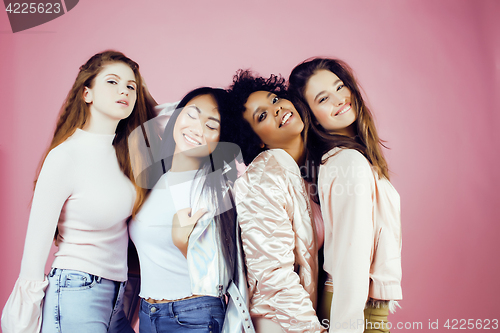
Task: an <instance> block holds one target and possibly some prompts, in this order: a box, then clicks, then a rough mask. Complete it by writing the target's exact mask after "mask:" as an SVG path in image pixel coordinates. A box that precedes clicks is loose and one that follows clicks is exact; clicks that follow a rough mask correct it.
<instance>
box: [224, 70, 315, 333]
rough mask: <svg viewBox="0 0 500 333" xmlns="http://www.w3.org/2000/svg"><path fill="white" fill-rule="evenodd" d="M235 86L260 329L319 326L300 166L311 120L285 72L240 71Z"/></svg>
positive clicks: (242, 216) (245, 224)
mask: <svg viewBox="0 0 500 333" xmlns="http://www.w3.org/2000/svg"><path fill="white" fill-rule="evenodd" d="M230 92H231V95H232V98H233V103H234V106H233V112H234V115H235V118H236V119H235V121H234V122H233V130H234V131H235V133H238V136H237V137H236V139H235V140H236V143H237V144H238V145H239V146H240V148H241V150H242V155H243V159H244V162H245V164H246V165H248V168H247V170H246V171H245V172H244V173H243V175H241V176H240V178H238V180H237V181H236V183H235V192H236V205H237V206H236V208H237V212H238V221H239V225H240V227H241V231H242V234H241V237H242V242H243V249H244V252H245V258H246V266H247V271H248V283H249V286H250V289H249V295H250V314H251V316H252V319H253V321H254V325H255V328H256V331H257V332H279V331H285V332H319V331H321V330H322V329H323V328H322V327H321V326H320V324H319V321H318V318H317V317H316V312H315V310H314V307H315V303H316V292H317V290H316V287H317V282H316V279H317V272H318V270H317V268H318V267H317V244H316V233H315V228H314V225H313V221H312V219H311V207H310V203H309V197H308V195H307V191H306V187H305V183H304V181H303V179H302V178H301V174H300V170H299V165H301V164H302V163H303V162H304V159H305V144H304V138H303V135H304V129H305V126H304V123H303V121H302V119H301V115H300V114H299V113H298V112H297V110H296V109H295V107H294V105H293V104H292V103H291V102H290V101H289V100H287V99H285V98H283V97H284V96H285V85H284V79H282V78H280V77H277V76H274V75H272V76H271V77H270V78H268V79H265V78H262V77H255V76H254V75H253V74H252V73H251V72H249V71H239V72H238V73H237V75H235V77H234V80H233V84H232V86H231V90H230Z"/></svg>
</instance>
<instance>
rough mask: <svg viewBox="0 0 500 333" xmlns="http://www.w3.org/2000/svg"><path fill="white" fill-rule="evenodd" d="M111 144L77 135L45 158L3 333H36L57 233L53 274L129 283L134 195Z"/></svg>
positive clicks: (97, 137)
mask: <svg viewBox="0 0 500 333" xmlns="http://www.w3.org/2000/svg"><path fill="white" fill-rule="evenodd" d="M113 139H114V135H102V134H93V133H89V132H85V131H83V130H81V129H77V130H76V132H75V133H74V134H73V135H72V136H71V137H69V138H68V139H67V140H66V141H65V142H63V143H62V144H60V145H59V146H57V147H55V148H54V149H52V150H51V151H50V153H49V154H48V155H47V158H46V159H45V161H44V163H43V166H42V169H41V171H40V174H39V176H38V181H37V184H36V188H35V193H34V196H33V203H32V206H31V213H30V217H29V222H28V231H27V235H26V242H25V246H24V253H23V259H22V263H21V273H20V275H19V279H18V280H17V282H16V284H15V286H14V290H13V292H12V294H11V295H10V297H9V299H8V301H7V303H6V305H5V308H4V310H3V313H2V329H3V331H4V332H38V331H37V327H39V325H40V322H41V320H40V319H41V318H40V315H41V301H42V299H43V297H44V290H45V288H46V286H47V279H46V278H45V276H44V269H45V263H46V261H47V258H48V255H49V251H50V248H51V245H52V242H53V238H54V232H55V230H56V227H57V228H58V229H59V237H58V246H59V250H58V251H57V253H56V254H55V259H54V262H53V264H52V267H57V268H63V269H73V270H79V271H82V272H86V273H89V274H93V275H97V276H100V277H103V278H106V279H109V280H113V281H125V280H126V279H127V244H128V234H127V225H126V220H127V218H128V217H129V216H130V214H131V212H132V208H133V204H134V201H135V190H134V186H133V185H132V183H131V181H130V180H129V179H128V178H127V177H126V176H125V175H124V174H123V172H122V171H121V169H120V167H119V164H118V160H117V158H116V152H115V148H114V147H113V145H112V142H113Z"/></svg>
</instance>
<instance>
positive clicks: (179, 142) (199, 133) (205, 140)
mask: <svg viewBox="0 0 500 333" xmlns="http://www.w3.org/2000/svg"><path fill="white" fill-rule="evenodd" d="M173 137H174V141H175V152H174V154H182V155H183V157H184V158H189V159H191V160H194V161H198V162H199V161H200V160H201V159H202V158H204V157H207V156H208V155H209V154H210V153H211V152H213V151H214V149H215V148H216V147H217V144H218V143H219V137H220V114H219V111H218V106H217V101H216V100H215V99H214V98H213V96H212V95H200V96H196V97H195V98H193V99H192V100H190V101H189V102H188V103H187V104H186V106H185V107H184V108H183V109H182V111H181V112H180V113H179V116H178V117H177V121H176V122H175V126H174V132H173Z"/></svg>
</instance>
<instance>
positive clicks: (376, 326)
mask: <svg viewBox="0 0 500 333" xmlns="http://www.w3.org/2000/svg"><path fill="white" fill-rule="evenodd" d="M332 298H333V293H332V292H328V291H323V293H322V294H321V295H320V299H319V302H318V311H317V312H318V318H319V321H320V323H322V324H323V325H324V326H326V325H325V324H326V323H329V322H330V307H331V305H332ZM388 315H389V308H388V307H380V308H374V307H372V306H369V307H367V308H366V309H365V330H364V333H380V332H384V333H387V332H390V331H389V328H387V316H388Z"/></svg>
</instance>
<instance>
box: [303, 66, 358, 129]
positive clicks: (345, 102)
mask: <svg viewBox="0 0 500 333" xmlns="http://www.w3.org/2000/svg"><path fill="white" fill-rule="evenodd" d="M305 98H306V101H307V103H308V104H309V107H310V108H311V111H312V112H313V114H314V116H315V117H316V120H317V121H318V122H319V124H320V125H321V126H322V127H323V128H324V129H325V130H327V131H329V132H330V133H333V134H341V135H346V136H351V137H352V136H354V129H353V127H354V126H353V124H354V122H355V121H356V111H355V110H354V106H352V105H351V91H350V90H349V88H347V87H346V86H345V85H344V83H343V82H342V80H340V79H339V78H338V76H337V75H335V74H334V73H332V72H330V71H329V70H326V69H322V70H318V71H317V72H316V73H315V74H314V75H312V76H311V77H310V78H309V81H307V84H306V87H305Z"/></svg>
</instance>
